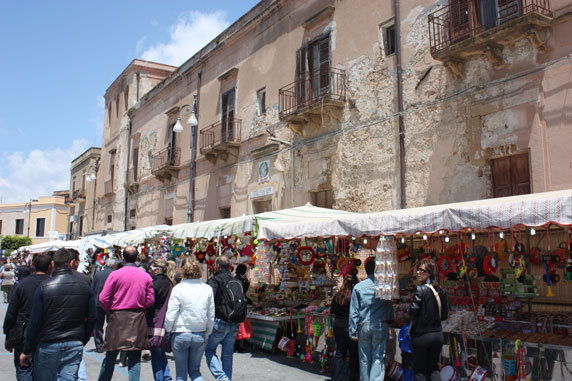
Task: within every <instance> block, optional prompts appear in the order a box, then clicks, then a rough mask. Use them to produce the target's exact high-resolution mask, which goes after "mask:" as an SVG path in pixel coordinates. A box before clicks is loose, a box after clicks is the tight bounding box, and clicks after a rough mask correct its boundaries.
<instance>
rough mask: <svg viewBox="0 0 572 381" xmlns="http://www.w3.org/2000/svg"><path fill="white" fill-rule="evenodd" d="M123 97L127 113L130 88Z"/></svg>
mask: <svg viewBox="0 0 572 381" xmlns="http://www.w3.org/2000/svg"><path fill="white" fill-rule="evenodd" d="M123 95H124V99H123V101H124V102H125V111H127V109H128V108H129V86H127V87H126V88H125V92H124V93H123Z"/></svg>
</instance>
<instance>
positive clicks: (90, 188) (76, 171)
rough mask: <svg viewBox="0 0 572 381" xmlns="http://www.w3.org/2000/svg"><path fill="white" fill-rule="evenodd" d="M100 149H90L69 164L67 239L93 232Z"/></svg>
mask: <svg viewBox="0 0 572 381" xmlns="http://www.w3.org/2000/svg"><path fill="white" fill-rule="evenodd" d="M100 158H101V148H99V147H91V148H89V149H87V150H86V151H85V152H84V153H82V154H81V155H79V156H78V157H76V158H75V159H74V160H73V161H72V163H71V170H70V193H69V199H68V207H69V212H68V239H78V238H79V237H82V236H84V235H85V234H87V233H90V232H93V231H95V213H94V210H95V201H96V198H95V187H96V185H97V176H96V175H97V169H98V167H99V162H100Z"/></svg>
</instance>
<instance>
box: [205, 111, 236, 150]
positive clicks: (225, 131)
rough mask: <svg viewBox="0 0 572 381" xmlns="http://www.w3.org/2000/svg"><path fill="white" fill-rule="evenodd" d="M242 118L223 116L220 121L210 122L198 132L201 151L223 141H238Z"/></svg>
mask: <svg viewBox="0 0 572 381" xmlns="http://www.w3.org/2000/svg"><path fill="white" fill-rule="evenodd" d="M241 129H242V120H240V119H234V118H228V119H227V118H224V119H223V120H222V121H221V122H217V123H214V124H211V125H210V126H208V127H206V128H203V129H202V130H201V132H200V146H199V148H200V150H201V152H203V151H205V150H208V149H210V148H213V147H216V146H218V145H221V144H223V143H240V132H241Z"/></svg>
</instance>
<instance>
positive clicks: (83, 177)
mask: <svg viewBox="0 0 572 381" xmlns="http://www.w3.org/2000/svg"><path fill="white" fill-rule="evenodd" d="M81 190H82V192H83V191H85V170H84V171H83V174H82V175H81Z"/></svg>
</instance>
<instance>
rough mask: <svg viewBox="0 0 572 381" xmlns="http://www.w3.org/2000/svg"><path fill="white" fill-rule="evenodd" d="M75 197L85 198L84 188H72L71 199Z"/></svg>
mask: <svg viewBox="0 0 572 381" xmlns="http://www.w3.org/2000/svg"><path fill="white" fill-rule="evenodd" d="M77 198H85V190H83V189H76V190H74V191H73V193H72V200H75V199H77Z"/></svg>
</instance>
